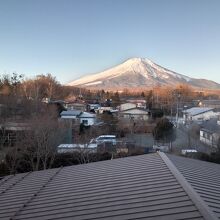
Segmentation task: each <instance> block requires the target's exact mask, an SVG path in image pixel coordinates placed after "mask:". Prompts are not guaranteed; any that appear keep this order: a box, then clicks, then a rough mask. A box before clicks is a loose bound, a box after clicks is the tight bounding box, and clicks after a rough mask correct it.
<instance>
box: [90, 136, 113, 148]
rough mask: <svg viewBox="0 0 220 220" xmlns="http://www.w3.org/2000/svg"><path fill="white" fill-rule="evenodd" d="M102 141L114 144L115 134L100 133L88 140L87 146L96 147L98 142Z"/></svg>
mask: <svg viewBox="0 0 220 220" xmlns="http://www.w3.org/2000/svg"><path fill="white" fill-rule="evenodd" d="M102 143H112V144H113V145H116V136H115V135H101V136H99V137H97V138H95V139H92V140H90V143H89V146H90V147H93V148H94V147H97V145H98V144H102Z"/></svg>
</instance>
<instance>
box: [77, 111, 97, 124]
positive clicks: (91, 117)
mask: <svg viewBox="0 0 220 220" xmlns="http://www.w3.org/2000/svg"><path fill="white" fill-rule="evenodd" d="M78 118H79V120H80V124H81V123H83V124H84V125H85V126H91V125H94V124H95V123H96V115H95V114H91V113H88V112H82V113H81V114H80V115H79V116H78Z"/></svg>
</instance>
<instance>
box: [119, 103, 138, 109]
mask: <svg viewBox="0 0 220 220" xmlns="http://www.w3.org/2000/svg"><path fill="white" fill-rule="evenodd" d="M136 107H137V104H135V103H130V102H127V103H123V104H121V105H120V107H119V110H120V111H124V110H127V109H131V108H136Z"/></svg>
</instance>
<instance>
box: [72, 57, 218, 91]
mask: <svg viewBox="0 0 220 220" xmlns="http://www.w3.org/2000/svg"><path fill="white" fill-rule="evenodd" d="M177 84H188V85H189V86H193V87H197V88H205V89H220V84H218V83H216V82H214V81H211V80H206V79H195V78H191V77H188V76H185V75H183V74H179V73H176V72H174V71H171V70H168V69H166V68H164V67H162V66H160V65H158V64H156V63H154V62H153V61H151V60H149V59H146V58H131V59H128V60H127V61H125V62H123V63H122V64H119V65H117V66H115V67H113V68H110V69H108V70H105V71H103V72H100V73H96V74H92V75H86V76H83V77H81V78H80V79H77V80H74V81H72V82H70V83H68V85H70V86H77V87H84V88H89V89H107V90H122V89H125V88H126V89H137V88H145V89H147V88H148V87H150V88H152V87H155V86H175V85H177Z"/></svg>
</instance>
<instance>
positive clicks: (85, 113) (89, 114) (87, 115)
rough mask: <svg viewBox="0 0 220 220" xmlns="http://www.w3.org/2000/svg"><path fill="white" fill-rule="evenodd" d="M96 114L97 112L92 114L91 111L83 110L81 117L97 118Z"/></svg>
mask: <svg viewBox="0 0 220 220" xmlns="http://www.w3.org/2000/svg"><path fill="white" fill-rule="evenodd" d="M95 117H96V115H95V114H91V113H88V112H83V113H82V114H81V115H80V116H79V118H95Z"/></svg>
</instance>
